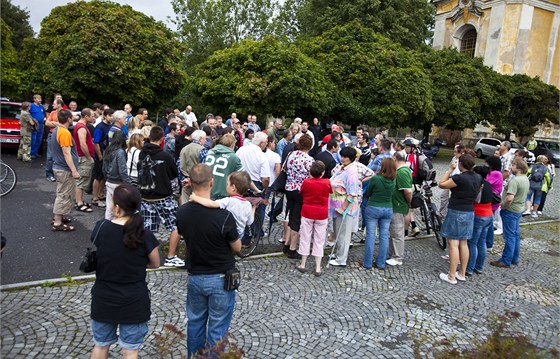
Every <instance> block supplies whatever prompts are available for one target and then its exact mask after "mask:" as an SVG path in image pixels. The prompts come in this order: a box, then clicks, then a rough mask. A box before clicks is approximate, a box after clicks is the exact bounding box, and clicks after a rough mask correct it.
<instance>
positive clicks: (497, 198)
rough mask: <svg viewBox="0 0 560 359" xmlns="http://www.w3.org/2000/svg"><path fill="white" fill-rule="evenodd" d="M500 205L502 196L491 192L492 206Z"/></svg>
mask: <svg viewBox="0 0 560 359" xmlns="http://www.w3.org/2000/svg"><path fill="white" fill-rule="evenodd" d="M499 203H502V196H500V194H499V193H496V192H492V204H499Z"/></svg>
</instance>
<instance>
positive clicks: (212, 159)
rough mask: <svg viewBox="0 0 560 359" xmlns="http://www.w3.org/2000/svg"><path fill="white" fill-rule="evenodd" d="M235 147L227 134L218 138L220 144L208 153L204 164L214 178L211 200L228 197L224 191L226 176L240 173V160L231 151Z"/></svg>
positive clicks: (230, 136) (232, 138) (232, 139)
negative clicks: (208, 167)
mask: <svg viewBox="0 0 560 359" xmlns="http://www.w3.org/2000/svg"><path fill="white" fill-rule="evenodd" d="M234 147H235V137H234V136H233V135H232V134H227V135H224V136H222V138H220V143H219V144H218V145H216V147H214V148H213V149H211V150H210V151H208V155H206V164H207V165H208V166H210V168H212V175H213V176H214V186H213V187H212V193H211V197H212V199H213V200H217V199H220V198H225V197H228V193H227V190H226V187H227V179H228V176H229V175H230V174H231V173H233V172H237V171H241V170H242V169H243V167H242V166H241V160H240V159H239V157H238V156H237V155H236V154H235V152H234V151H233V148H234Z"/></svg>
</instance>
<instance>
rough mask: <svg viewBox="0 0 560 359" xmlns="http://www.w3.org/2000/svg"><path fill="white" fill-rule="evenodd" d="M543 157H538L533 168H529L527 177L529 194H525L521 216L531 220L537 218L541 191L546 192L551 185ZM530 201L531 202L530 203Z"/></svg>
mask: <svg viewBox="0 0 560 359" xmlns="http://www.w3.org/2000/svg"><path fill="white" fill-rule="evenodd" d="M547 160H548V159H547V157H546V156H545V155H539V156H538V157H537V162H536V163H535V164H534V165H533V167H531V168H529V172H527V177H529V183H530V184H531V186H530V187H529V193H527V201H526V203H525V212H523V215H524V216H526V215H529V214H530V215H531V217H533V218H538V217H539V216H538V215H537V209H538V208H539V206H540V204H541V200H542V194H543V189H544V190H547V189H548V186H550V185H551V184H552V181H551V176H550V173H549V172H548V166H547V165H546V164H545V162H546V161H547ZM531 199H532V201H531Z"/></svg>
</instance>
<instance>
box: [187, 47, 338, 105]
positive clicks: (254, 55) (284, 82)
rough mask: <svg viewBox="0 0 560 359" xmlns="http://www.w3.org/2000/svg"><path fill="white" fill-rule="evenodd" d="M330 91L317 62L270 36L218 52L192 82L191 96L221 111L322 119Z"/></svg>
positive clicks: (198, 69) (209, 59) (203, 64)
mask: <svg viewBox="0 0 560 359" xmlns="http://www.w3.org/2000/svg"><path fill="white" fill-rule="evenodd" d="M331 87H332V86H331V84H330V83H329V82H328V81H327V79H326V76H325V71H324V70H323V69H322V67H321V66H320V64H319V63H317V62H316V61H314V60H312V59H310V58H309V57H307V56H306V55H304V54H303V53H302V52H301V51H300V50H299V49H298V48H297V47H295V46H294V45H288V44H285V43H282V42H280V41H278V40H277V39H275V38H273V37H265V38H264V39H263V40H262V41H253V40H244V41H242V42H241V43H239V44H234V45H233V46H232V47H230V48H228V49H225V50H220V51H216V52H215V53H214V54H213V55H211V56H210V57H209V58H208V59H207V60H206V61H205V62H203V63H202V64H200V65H199V66H198V68H197V77H196V79H195V95H197V96H200V98H201V99H202V101H204V102H205V103H208V104H212V106H213V107H214V109H215V110H217V111H221V112H223V113H226V112H230V111H235V112H239V113H261V114H271V115H275V116H283V115H287V116H295V115H297V116H305V115H311V114H319V115H320V114H323V113H326V112H327V111H328V110H329V104H330V102H331V101H329V98H328V94H329V93H330V88H331Z"/></svg>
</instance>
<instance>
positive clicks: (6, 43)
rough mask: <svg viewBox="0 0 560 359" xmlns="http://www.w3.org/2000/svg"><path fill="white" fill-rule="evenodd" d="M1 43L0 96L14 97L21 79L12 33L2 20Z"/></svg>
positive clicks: (0, 20)
mask: <svg viewBox="0 0 560 359" xmlns="http://www.w3.org/2000/svg"><path fill="white" fill-rule="evenodd" d="M0 23H1V26H2V27H1V31H2V42H1V46H0V52H2V56H1V59H2V62H1V64H0V67H1V68H0V77H1V78H2V96H9V97H12V96H15V95H17V94H18V93H19V86H20V84H21V77H20V74H19V71H18V68H17V52H16V50H15V49H14V47H13V46H12V40H11V39H12V32H11V31H10V28H9V27H8V25H7V24H6V23H5V22H4V19H0Z"/></svg>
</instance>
